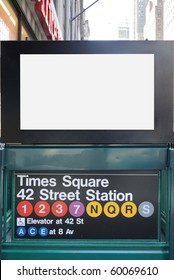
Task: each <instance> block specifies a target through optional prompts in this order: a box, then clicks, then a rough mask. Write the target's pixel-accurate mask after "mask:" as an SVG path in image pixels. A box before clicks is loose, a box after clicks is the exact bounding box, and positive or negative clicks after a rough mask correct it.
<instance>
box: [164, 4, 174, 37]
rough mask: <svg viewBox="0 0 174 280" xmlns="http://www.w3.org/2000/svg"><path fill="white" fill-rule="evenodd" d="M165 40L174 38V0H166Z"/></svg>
mask: <svg viewBox="0 0 174 280" xmlns="http://www.w3.org/2000/svg"><path fill="white" fill-rule="evenodd" d="M163 2H164V40H174V1H172V0H164V1H163Z"/></svg>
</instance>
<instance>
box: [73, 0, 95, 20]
mask: <svg viewBox="0 0 174 280" xmlns="http://www.w3.org/2000/svg"><path fill="white" fill-rule="evenodd" d="M98 1H99V0H96V1H95V2H93V3H92V4H91V5H89V6H88V7H87V8H85V9H83V11H81V12H80V13H79V14H78V15H76V16H74V17H73V18H72V19H71V21H73V20H75V19H76V18H77V17H79V16H80V15H81V14H83V13H84V12H85V11H86V10H88V9H89V8H91V7H92V6H93V5H94V4H95V3H97V2H98Z"/></svg>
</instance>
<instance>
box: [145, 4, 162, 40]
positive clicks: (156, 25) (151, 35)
mask: <svg viewBox="0 0 174 280" xmlns="http://www.w3.org/2000/svg"><path fill="white" fill-rule="evenodd" d="M163 37H164V32H163V0H152V1H148V3H147V6H146V22H145V25H144V38H145V39H148V40H163Z"/></svg>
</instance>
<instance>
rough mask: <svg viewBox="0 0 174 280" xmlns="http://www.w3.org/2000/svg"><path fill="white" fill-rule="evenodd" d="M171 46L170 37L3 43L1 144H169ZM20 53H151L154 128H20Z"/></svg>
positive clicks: (171, 71) (170, 135)
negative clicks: (158, 39) (165, 39)
mask: <svg viewBox="0 0 174 280" xmlns="http://www.w3.org/2000/svg"><path fill="white" fill-rule="evenodd" d="M173 49H174V43H173V42H170V41H59V42H53V41H27V42H25V41H4V42H1V69H2V73H1V78H2V81H1V91H2V97H1V99H2V110H1V111H2V133H1V135H2V137H1V141H2V142H3V143H22V144H168V143H173ZM21 54H154V63H155V65H154V67H155V69H154V70H155V71H154V73H155V81H154V85H155V100H154V104H155V108H154V111H155V116H154V120H155V128H154V130H139V131H138V130H20V55H21Z"/></svg>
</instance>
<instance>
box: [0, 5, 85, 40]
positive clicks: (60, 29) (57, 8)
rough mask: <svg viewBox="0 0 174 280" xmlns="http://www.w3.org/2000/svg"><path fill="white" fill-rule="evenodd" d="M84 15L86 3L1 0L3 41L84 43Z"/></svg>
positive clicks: (0, 34)
mask: <svg viewBox="0 0 174 280" xmlns="http://www.w3.org/2000/svg"><path fill="white" fill-rule="evenodd" d="M82 11H83V0H25V1H24V0H1V1H0V40H83V39H84V27H85V24H86V22H85V13H81V12H82ZM76 16H77V17H76Z"/></svg>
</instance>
